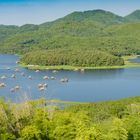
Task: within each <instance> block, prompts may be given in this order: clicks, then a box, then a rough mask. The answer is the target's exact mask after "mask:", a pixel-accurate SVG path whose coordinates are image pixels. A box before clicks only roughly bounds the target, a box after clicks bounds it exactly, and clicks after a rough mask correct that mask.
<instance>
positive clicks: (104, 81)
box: [0, 55, 140, 102]
mask: <svg viewBox="0 0 140 140" xmlns="http://www.w3.org/2000/svg"><path fill="white" fill-rule="evenodd" d="M17 60H18V57H17V56H14V55H0V76H3V75H5V76H7V79H0V82H1V83H2V82H4V83H5V84H6V87H5V88H0V96H3V97H5V98H6V99H10V100H13V101H15V102H21V101H24V100H28V99H39V98H47V99H60V100H65V101H81V102H93V101H103V100H112V99H120V98H125V97H130V96H138V95H140V92H139V91H140V86H139V80H140V68H130V69H113V70H89V71H85V72H84V73H81V72H74V71H59V72H58V73H53V72H52V71H41V72H35V71H33V70H27V69H24V68H21V67H19V66H18V65H17V64H16V61H17ZM16 67H18V68H19V69H20V72H15V69H16ZM9 68H10V69H9ZM23 73H24V74H25V76H23ZM12 74H15V75H16V78H11V75H12ZM46 75H47V76H49V77H51V76H53V77H55V78H56V80H44V79H43V77H44V76H46ZM29 76H31V77H32V78H31V79H29ZM61 78H68V79H69V82H68V83H62V82H60V79H61ZM44 83H47V84H48V88H47V90H46V91H39V89H38V84H44ZM17 85H19V86H20V87H21V88H20V90H19V91H17V92H11V91H10V90H11V89H12V88H13V87H15V86H17Z"/></svg>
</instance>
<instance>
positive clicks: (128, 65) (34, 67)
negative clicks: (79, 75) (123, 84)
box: [21, 55, 140, 71]
mask: <svg viewBox="0 0 140 140" xmlns="http://www.w3.org/2000/svg"><path fill="white" fill-rule="evenodd" d="M138 56H139V55H133V56H123V57H122V58H123V59H124V63H125V65H123V66H101V67H75V66H67V65H62V66H61V65H60V66H39V65H25V64H23V63H22V64H21V66H22V67H25V68H27V69H31V70H74V71H78V70H81V71H83V70H94V69H120V68H134V67H140V64H139V63H132V62H130V61H129V59H136V58H137V57H138Z"/></svg>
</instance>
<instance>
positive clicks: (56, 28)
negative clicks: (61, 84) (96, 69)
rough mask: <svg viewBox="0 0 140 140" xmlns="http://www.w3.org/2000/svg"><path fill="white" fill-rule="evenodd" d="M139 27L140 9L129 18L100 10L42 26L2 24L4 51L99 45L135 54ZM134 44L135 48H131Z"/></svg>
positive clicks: (1, 47)
mask: <svg viewBox="0 0 140 140" xmlns="http://www.w3.org/2000/svg"><path fill="white" fill-rule="evenodd" d="M139 29H140V10H136V11H134V12H133V13H131V14H129V15H128V16H125V17H121V16H118V15H116V14H114V13H112V12H109V11H105V10H100V9H98V10H89V11H84V12H73V13H71V14H69V15H67V16H65V17H63V18H60V19H57V20H55V21H53V22H46V23H43V24H40V25H34V24H26V25H23V26H20V27H19V26H4V25H0V51H4V52H11V53H13V52H17V53H18V52H23V51H24V52H26V51H27V52H28V51H30V50H33V49H45V50H46V49H54V48H55V49H56V48H63V49H69V48H70V49H71V48H72V49H75V48H96V49H100V50H103V51H109V52H111V53H112V52H113V54H115V55H116V54H117V55H118V54H119V55H120V54H122V52H123V54H124V53H125V54H128V53H130V52H131V51H133V52H134V53H135V52H137V51H138V50H139V42H138V40H139V39H138V37H140V33H139ZM132 37H133V38H132ZM128 42H129V43H128ZM133 44H135V46H134V48H135V49H134V48H133V49H132V48H131V46H132V45H133ZM112 48H113V49H112ZM118 48H119V49H122V48H123V51H121V52H119V51H118V50H117V49H118ZM129 49H130V51H129Z"/></svg>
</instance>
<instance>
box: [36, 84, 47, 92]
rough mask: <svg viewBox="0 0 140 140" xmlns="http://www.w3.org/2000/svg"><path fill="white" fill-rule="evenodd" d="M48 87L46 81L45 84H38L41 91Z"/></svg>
mask: <svg viewBox="0 0 140 140" xmlns="http://www.w3.org/2000/svg"><path fill="white" fill-rule="evenodd" d="M47 87H48V84H46V83H45V84H38V88H39V90H40V91H44V90H46V89H47Z"/></svg>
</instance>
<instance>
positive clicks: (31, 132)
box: [0, 97, 140, 140]
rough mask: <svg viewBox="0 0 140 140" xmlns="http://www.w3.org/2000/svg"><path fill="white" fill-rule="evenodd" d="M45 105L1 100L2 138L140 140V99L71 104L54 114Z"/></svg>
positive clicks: (0, 128) (0, 137) (3, 139)
mask: <svg viewBox="0 0 140 140" xmlns="http://www.w3.org/2000/svg"><path fill="white" fill-rule="evenodd" d="M45 102H46V101H42V100H40V101H30V102H26V103H21V104H14V103H7V102H5V101H0V139H2V140H16V139H19V140H63V139H66V140H139V139H140V131H139V130H140V116H139V114H140V110H139V108H140V97H136V98H130V99H124V100H120V101H108V102H101V103H90V104H89V103H86V104H79V105H74V104H73V105H72V104H71V105H70V106H67V107H65V108H64V109H63V110H62V109H59V107H58V108H57V109H56V110H54V111H53V112H50V111H49V110H48V108H47V106H46V103H45ZM49 108H50V107H49ZM19 110H20V111H19ZM50 113H51V115H49V114H50ZM120 114H121V115H120ZM100 115H101V116H100Z"/></svg>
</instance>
